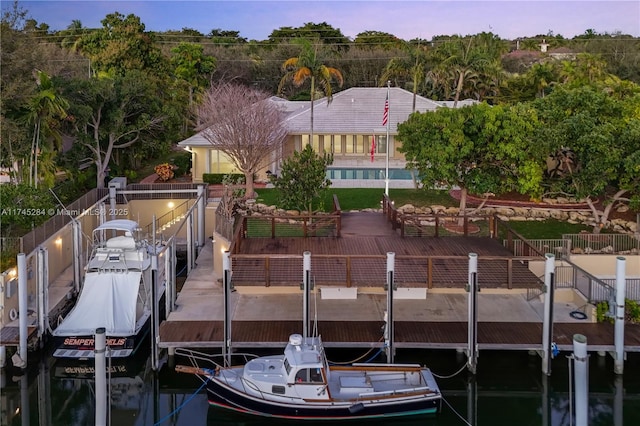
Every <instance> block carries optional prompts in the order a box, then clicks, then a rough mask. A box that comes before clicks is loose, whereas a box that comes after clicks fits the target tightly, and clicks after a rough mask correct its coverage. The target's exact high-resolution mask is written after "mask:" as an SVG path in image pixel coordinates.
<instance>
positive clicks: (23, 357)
mask: <svg viewBox="0 0 640 426" xmlns="http://www.w3.org/2000/svg"><path fill="white" fill-rule="evenodd" d="M17 262H18V314H19V317H18V318H19V319H18V324H19V326H20V346H19V356H17V357H16V356H15V355H14V357H13V358H12V360H13V361H14V365H15V366H16V367H18V368H22V369H25V368H27V339H28V338H29V330H28V328H27V319H28V317H29V314H28V311H27V297H28V296H27V284H28V283H27V259H26V256H25V254H24V253H18V258H17Z"/></svg>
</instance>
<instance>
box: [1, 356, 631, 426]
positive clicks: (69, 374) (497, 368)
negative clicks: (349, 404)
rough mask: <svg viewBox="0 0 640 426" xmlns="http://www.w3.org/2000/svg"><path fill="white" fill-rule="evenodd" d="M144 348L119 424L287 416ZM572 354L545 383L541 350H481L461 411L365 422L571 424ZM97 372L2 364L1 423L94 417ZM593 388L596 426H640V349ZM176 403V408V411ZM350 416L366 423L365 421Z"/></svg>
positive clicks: (430, 360) (460, 381) (464, 387)
mask: <svg viewBox="0 0 640 426" xmlns="http://www.w3.org/2000/svg"><path fill="white" fill-rule="evenodd" d="M327 354H328V357H329V358H330V360H332V361H340V362H342V361H346V360H350V359H353V358H356V357H358V356H359V355H361V353H358V352H354V351H351V352H345V351H333V352H332V351H331V350H328V351H327ZM146 355H147V354H145V353H142V354H140V355H139V356H138V357H137V358H136V359H134V360H131V361H130V362H127V363H124V364H116V363H112V365H111V371H112V377H111V379H110V382H111V401H112V403H111V409H110V410H111V424H112V425H114V426H127V425H138V426H141V425H154V424H162V425H185V426H187V425H188V426H199V425H274V424H282V422H280V421H274V420H269V419H256V418H253V417H239V416H237V415H233V414H227V413H224V412H221V411H219V410H218V409H213V408H209V406H208V404H207V400H206V395H205V392H204V391H201V392H198V393H196V390H197V389H198V388H199V386H200V382H199V381H198V380H197V379H195V378H194V377H192V376H190V375H185V374H177V373H175V372H174V371H173V369H171V368H169V367H168V366H166V365H165V366H164V367H163V369H162V370H161V371H160V372H158V373H154V372H153V371H151V369H150V368H149V361H148V357H147V356H146ZM566 355H568V353H561V354H560V355H559V357H558V358H556V359H555V360H554V363H553V374H552V377H551V378H550V379H549V380H548V382H547V385H546V387H545V384H544V382H545V381H546V380H545V378H544V377H543V375H542V373H541V372H540V358H539V357H538V356H532V355H528V354H527V353H524V352H489V351H487V352H481V353H480V358H479V363H478V375H477V376H476V377H475V378H473V377H472V376H468V375H467V373H466V371H465V372H464V373H461V374H459V375H457V376H455V377H454V378H451V379H439V380H438V383H439V385H440V387H441V389H442V391H443V395H444V397H445V399H446V401H447V402H448V403H449V404H450V405H451V406H452V407H453V409H452V408H449V407H448V406H446V404H445V406H444V408H443V412H442V414H441V415H440V416H438V417H426V418H425V417H421V418H413V419H407V420H397V421H393V422H391V421H386V422H379V423H376V422H371V421H368V422H366V424H367V425H370V424H371V423H374V424H380V425H382V424H385V425H388V424H399V425H406V426H412V425H440V426H442V425H447V426H454V425H461V426H462V425H465V424H466V423H465V421H463V420H461V419H460V418H459V417H458V415H457V414H456V413H454V411H453V410H455V411H456V412H457V413H459V414H460V415H461V416H462V417H463V418H464V419H465V420H466V421H469V422H470V423H471V424H473V425H492V426H496V425H532V426H533V425H535V426H539V425H554V426H559V425H567V426H568V425H571V424H572V422H571V416H570V410H569V407H570V398H569V372H568V363H567V358H566ZM32 361H34V360H33V359H32ZM376 361H381V362H382V361H383V359H379V360H376ZM396 361H397V362H419V363H421V364H425V365H428V366H430V367H431V369H432V370H433V371H434V372H435V373H436V374H439V375H448V374H451V373H453V372H455V371H457V370H458V368H459V367H460V366H461V365H462V364H463V363H464V359H463V358H462V357H460V356H459V355H457V354H456V353H455V352H453V351H418V350H414V351H409V350H399V351H398V353H397V356H396ZM31 364H34V362H31ZM88 367H91V365H90V364H89V365H88ZM90 375H91V371H88V370H87V366H79V365H77V364H64V363H60V362H59V361H54V360H53V359H51V358H49V357H45V358H43V359H42V360H41V361H40V362H39V364H38V365H37V366H36V365H34V367H33V368H32V369H30V370H29V371H28V374H25V375H23V376H18V375H16V374H15V371H11V370H8V371H4V372H3V376H2V378H1V379H2V383H1V384H2V391H1V397H0V401H1V405H2V406H1V413H0V421H1V422H2V424H8V425H21V426H26V425H61V426H62V425H63V426H72V425H73V426H75V425H92V424H93V423H94V407H95V404H94V389H93V381H92V380H91V379H89V378H86V377H87V376H90ZM82 376H85V377H82ZM589 386H590V396H589V417H590V422H589V424H590V425H592V426H593V425H603V426H604V425H606V426H611V425H615V426H619V425H640V354H629V356H628V360H627V362H626V364H625V374H624V377H623V378H620V377H616V376H615V375H614V374H613V361H612V359H611V357H610V356H607V357H601V356H598V355H596V354H591V356H590V361H589ZM545 388H546V390H545ZM22 389H25V390H24V391H22ZM617 395H620V396H617ZM180 407H182V408H180ZM174 410H177V411H176V413H175V414H171V413H172V412H173V411H174ZM159 422H160V423H159ZM291 424H293V423H291ZM313 424H314V425H317V424H319V423H313ZM333 424H335V423H333ZM350 424H354V425H358V426H360V425H362V424H365V423H364V422H362V423H355V422H352V423H350Z"/></svg>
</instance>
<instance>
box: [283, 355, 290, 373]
mask: <svg viewBox="0 0 640 426" xmlns="http://www.w3.org/2000/svg"><path fill="white" fill-rule="evenodd" d="M284 369H285V370H287V374H289V373H291V365H290V364H289V360H288V359H287V357H285V358H284Z"/></svg>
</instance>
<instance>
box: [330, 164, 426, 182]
mask: <svg viewBox="0 0 640 426" xmlns="http://www.w3.org/2000/svg"><path fill="white" fill-rule="evenodd" d="M384 172H385V169H384V168H373V169H355V168H346V167H336V168H329V169H327V179H330V180H384ZM413 172H414V173H415V171H413ZM411 175H412V170H407V169H389V180H409V181H411V180H413V177H412V176H411Z"/></svg>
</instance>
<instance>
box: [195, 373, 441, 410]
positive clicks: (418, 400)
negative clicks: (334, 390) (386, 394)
mask: <svg viewBox="0 0 640 426" xmlns="http://www.w3.org/2000/svg"><path fill="white" fill-rule="evenodd" d="M207 394H208V398H209V404H211V405H213V406H217V407H221V408H224V409H227V410H232V411H236V412H240V413H245V414H252V415H257V416H263V417H272V418H282V419H296V420H348V419H354V420H355V419H376V418H391V417H406V416H412V415H426V414H437V413H439V412H440V408H441V397H440V395H439V394H434V395H432V396H431V395H426V396H414V397H405V398H380V399H375V400H373V399H372V400H363V401H335V400H334V401H326V402H305V403H304V404H292V403H283V402H272V401H267V400H264V399H260V398H255V397H251V396H247V395H246V394H243V393H240V392H238V391H236V390H234V389H233V388H230V387H227V386H225V385H223V384H220V383H218V382H217V381H216V380H215V379H212V380H209V382H208V383H207Z"/></svg>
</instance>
